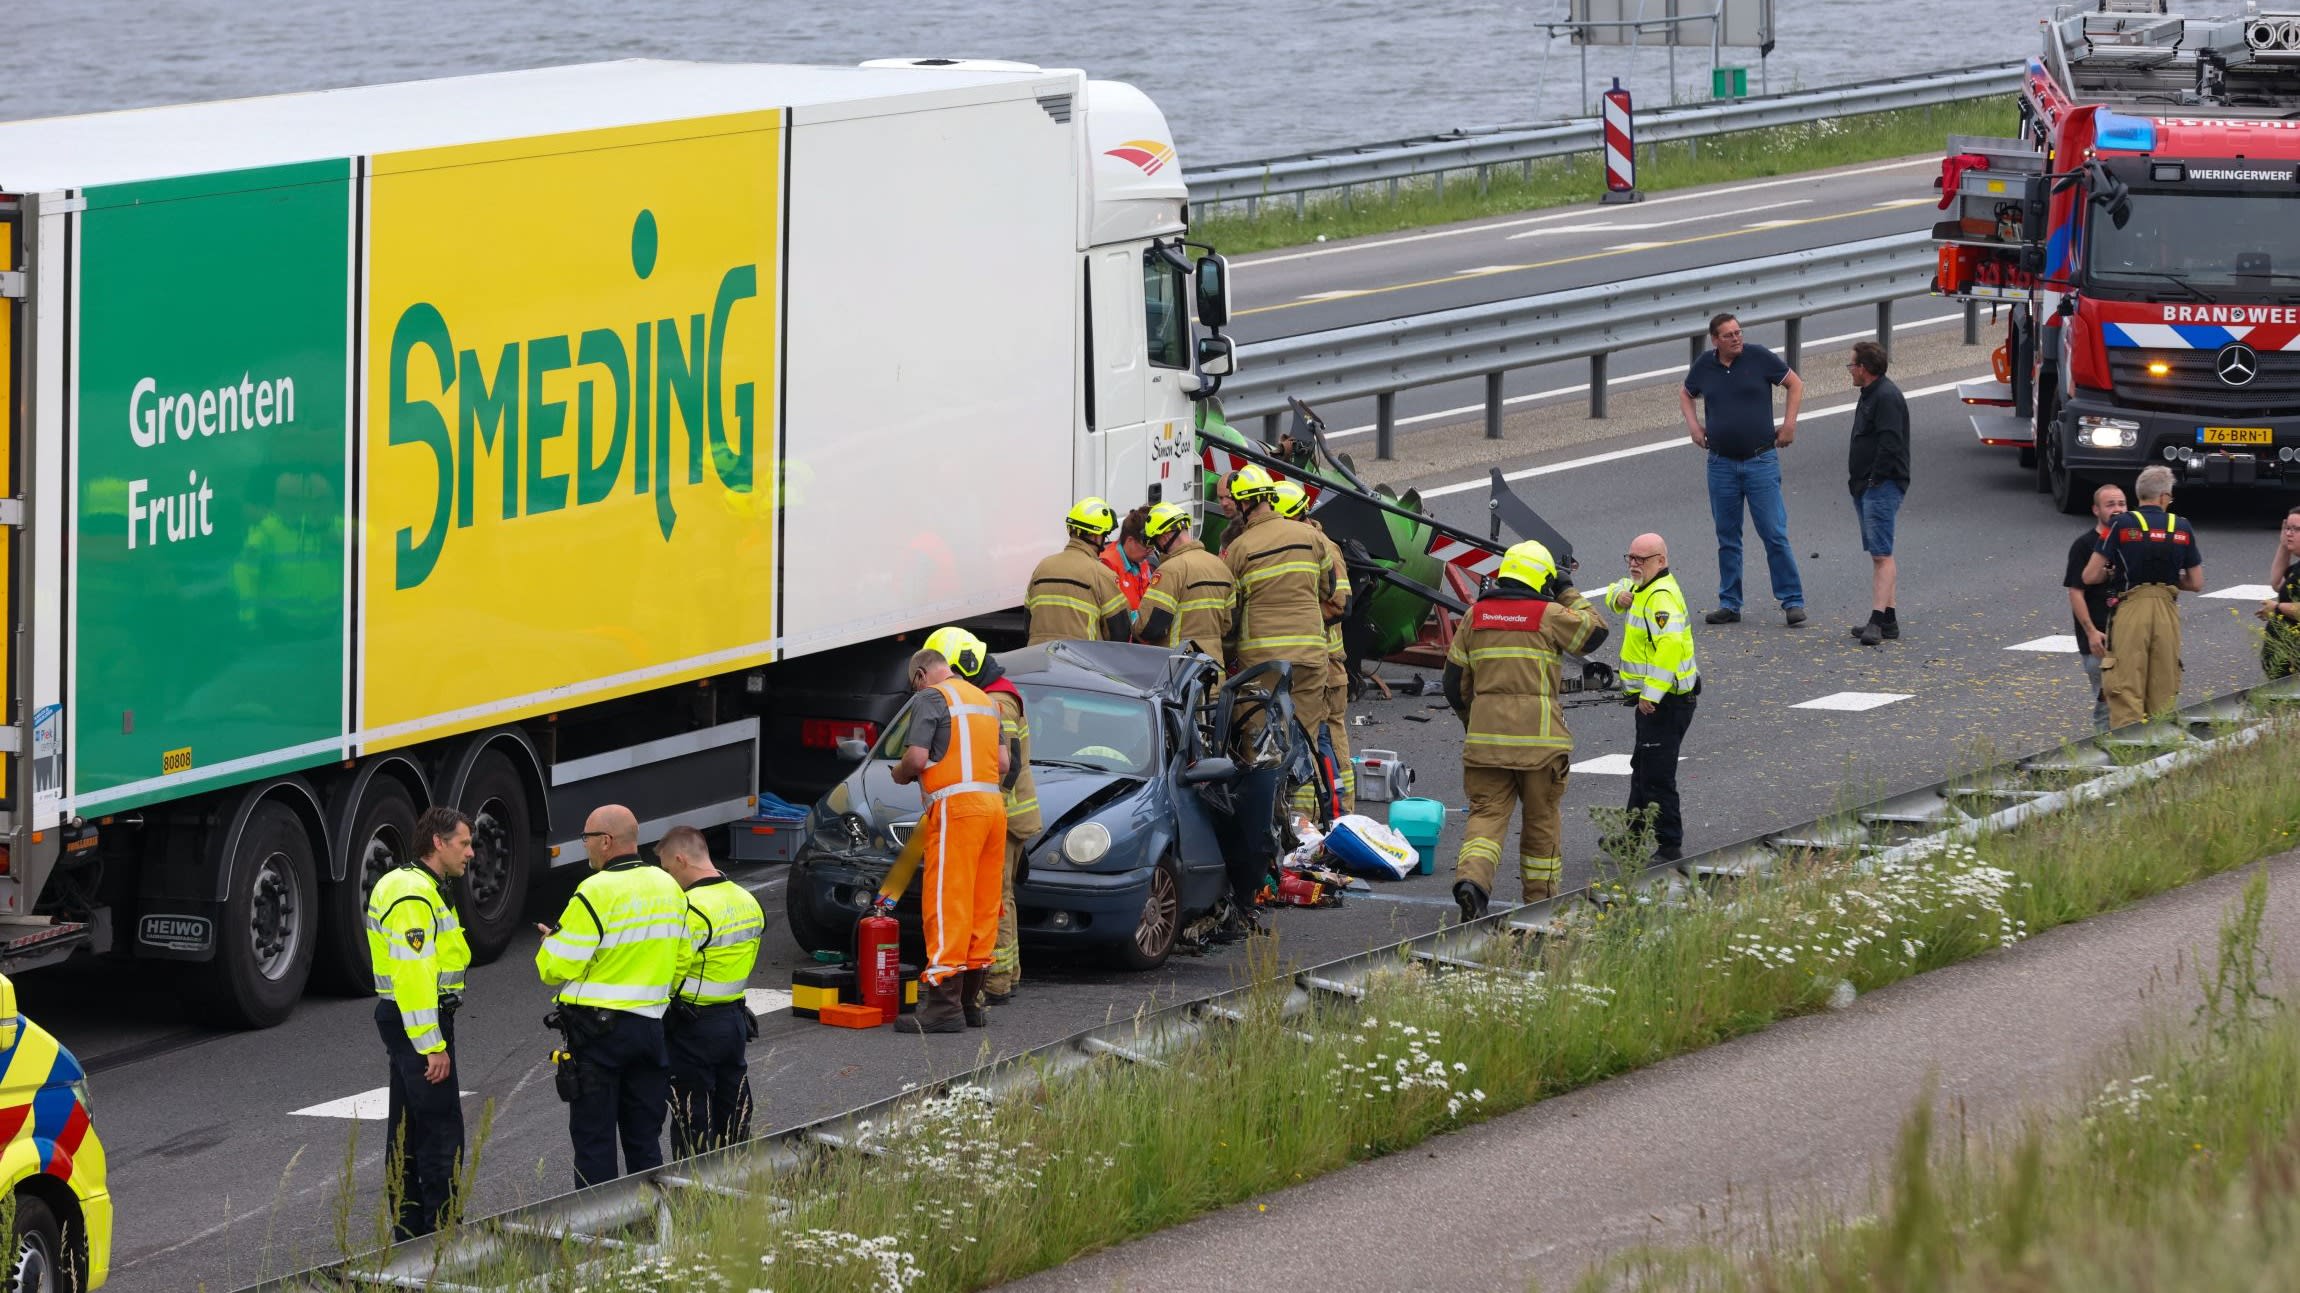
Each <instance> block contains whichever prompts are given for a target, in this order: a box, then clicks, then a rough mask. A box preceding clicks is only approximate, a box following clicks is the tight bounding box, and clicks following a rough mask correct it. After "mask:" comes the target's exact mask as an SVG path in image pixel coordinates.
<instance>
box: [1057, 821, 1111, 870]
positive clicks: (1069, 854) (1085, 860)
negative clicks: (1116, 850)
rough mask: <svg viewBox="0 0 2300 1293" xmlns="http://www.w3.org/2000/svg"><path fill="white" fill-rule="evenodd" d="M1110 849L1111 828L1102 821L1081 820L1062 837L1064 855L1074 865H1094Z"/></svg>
mask: <svg viewBox="0 0 2300 1293" xmlns="http://www.w3.org/2000/svg"><path fill="white" fill-rule="evenodd" d="M1109 851H1110V828H1109V827H1107V826H1104V825H1103V824H1102V823H1100V822H1081V823H1079V824H1078V825H1076V826H1073V827H1071V828H1070V830H1069V831H1068V832H1066V833H1065V834H1064V835H1063V837H1062V856H1063V857H1064V858H1066V859H1068V860H1069V861H1070V863H1071V864H1072V865H1074V866H1092V865H1094V864H1095V863H1097V862H1100V861H1101V860H1102V856H1103V855H1104V854H1106V853H1108V852H1109Z"/></svg>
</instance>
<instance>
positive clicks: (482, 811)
mask: <svg viewBox="0 0 2300 1293" xmlns="http://www.w3.org/2000/svg"><path fill="white" fill-rule="evenodd" d="M456 807H458V808H461V809H462V810H463V811H464V812H465V813H466V814H468V815H469V816H470V818H471V866H470V868H469V869H468V870H466V871H465V872H464V874H463V895H462V901H461V903H460V904H459V906H460V908H461V912H462V916H463V933H464V937H465V938H466V939H467V940H469V942H470V944H471V960H472V963H473V964H475V965H485V964H487V963H488V962H490V961H492V960H494V959H495V958H497V957H499V956H501V955H503V951H504V949H505V948H508V947H510V946H511V940H512V937H513V936H514V935H516V934H517V933H518V932H519V927H520V918H521V916H522V915H523V914H524V913H525V911H526V909H527V882H528V876H529V874H530V873H531V872H532V871H533V870H534V861H535V833H534V831H533V830H532V829H531V827H530V825H529V823H531V822H532V821H533V820H534V813H533V811H532V806H531V805H529V803H528V802H527V783H526V781H525V780H524V779H522V778H521V777H520V775H519V771H518V769H516V768H514V767H512V766H511V760H510V759H508V758H505V757H504V755H503V752H502V751H500V750H489V751H488V752H487V753H485V754H482V755H480V756H479V761H478V762H477V763H475V764H473V765H472V767H471V775H470V777H468V778H466V779H465V781H464V783H463V795H462V798H461V801H460V802H458V803H457V804H456Z"/></svg>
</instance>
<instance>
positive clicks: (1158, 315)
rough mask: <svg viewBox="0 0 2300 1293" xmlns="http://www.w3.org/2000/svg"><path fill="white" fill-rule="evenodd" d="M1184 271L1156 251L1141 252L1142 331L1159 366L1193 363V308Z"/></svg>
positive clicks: (1179, 365)
mask: <svg viewBox="0 0 2300 1293" xmlns="http://www.w3.org/2000/svg"><path fill="white" fill-rule="evenodd" d="M1187 301H1188V298H1187V297H1185V296H1184V295H1183V292H1182V275H1181V274H1180V273H1178V272H1176V271H1175V269H1174V267H1173V266H1171V265H1169V264H1167V263H1166V262H1165V261H1164V260H1163V259H1161V258H1160V257H1159V256H1158V253H1156V252H1155V251H1146V252H1144V253H1142V314H1143V335H1144V336H1146V337H1147V338H1149V345H1150V362H1151V364H1152V365H1153V366H1155V367H1158V368H1188V367H1189V366H1190V309H1189V305H1188V304H1187Z"/></svg>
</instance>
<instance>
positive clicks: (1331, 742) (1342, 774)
mask: <svg viewBox="0 0 2300 1293" xmlns="http://www.w3.org/2000/svg"><path fill="white" fill-rule="evenodd" d="M1277 508H1278V515H1280V516H1283V517H1286V518H1288V519H1290V520H1296V521H1300V522H1301V523H1302V524H1304V525H1307V526H1309V527H1310V528H1311V529H1312V530H1315V531H1317V534H1318V539H1319V541H1320V542H1322V543H1324V544H1325V545H1326V559H1327V560H1328V561H1330V562H1332V563H1333V567H1334V595H1333V597H1332V599H1331V600H1329V601H1327V602H1326V603H1325V605H1324V606H1322V607H1320V608H1319V609H1320V610H1321V611H1323V612H1324V613H1325V617H1326V726H1325V730H1324V733H1323V735H1324V738H1325V746H1324V748H1323V749H1321V750H1320V751H1319V757H1321V758H1323V759H1326V760H1327V761H1329V763H1330V765H1331V767H1332V770H1333V780H1334V816H1336V817H1339V816H1341V815H1342V814H1344V813H1354V812H1356V811H1357V810H1358V774H1357V769H1356V768H1355V767H1353V766H1352V765H1351V763H1350V666H1349V664H1348V662H1347V661H1346V660H1345V659H1344V652H1343V650H1342V616H1343V615H1344V613H1346V612H1347V611H1348V610H1349V609H1350V566H1349V562H1348V560H1347V559H1346V558H1344V557H1343V556H1342V549H1341V546H1340V545H1339V544H1336V543H1335V542H1334V541H1333V539H1331V538H1329V537H1328V536H1327V534H1326V527H1325V526H1323V525H1320V524H1318V522H1317V520H1316V519H1315V518H1313V517H1311V516H1310V515H1309V510H1310V495H1309V491H1307V490H1305V489H1303V488H1302V487H1301V486H1300V485H1298V484H1295V483H1294V482H1293V481H1290V480H1281V481H1279V482H1278V502H1277ZM1309 798H1310V789H1309V787H1306V786H1305V787H1303V788H1302V789H1301V790H1300V791H1298V792H1296V794H1295V796H1294V807H1295V808H1296V809H1297V810H1299V811H1301V812H1304V813H1311V814H1314V813H1316V811H1317V808H1316V805H1314V804H1312V803H1310V802H1309Z"/></svg>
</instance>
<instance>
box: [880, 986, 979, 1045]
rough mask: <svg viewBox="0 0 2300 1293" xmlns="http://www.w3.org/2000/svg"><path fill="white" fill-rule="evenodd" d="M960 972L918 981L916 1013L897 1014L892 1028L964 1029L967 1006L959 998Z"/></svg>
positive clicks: (905, 1030) (906, 1030) (919, 1030)
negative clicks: (938, 978)
mask: <svg viewBox="0 0 2300 1293" xmlns="http://www.w3.org/2000/svg"><path fill="white" fill-rule="evenodd" d="M960 977H961V976H959V975H955V974H954V975H951V976H950V977H949V978H947V979H944V980H943V981H942V982H940V983H921V984H919V993H918V994H919V996H920V997H922V998H924V1000H922V1001H920V1002H919V1003H918V1011H917V1013H915V1014H908V1015H897V1016H896V1017H895V1021H894V1030H895V1031H896V1032H898V1033H963V1032H965V1031H966V1007H965V1005H964V1004H963V1003H962V1002H961V1001H960V1000H959V995H958V992H959V988H958V985H959V981H960Z"/></svg>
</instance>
